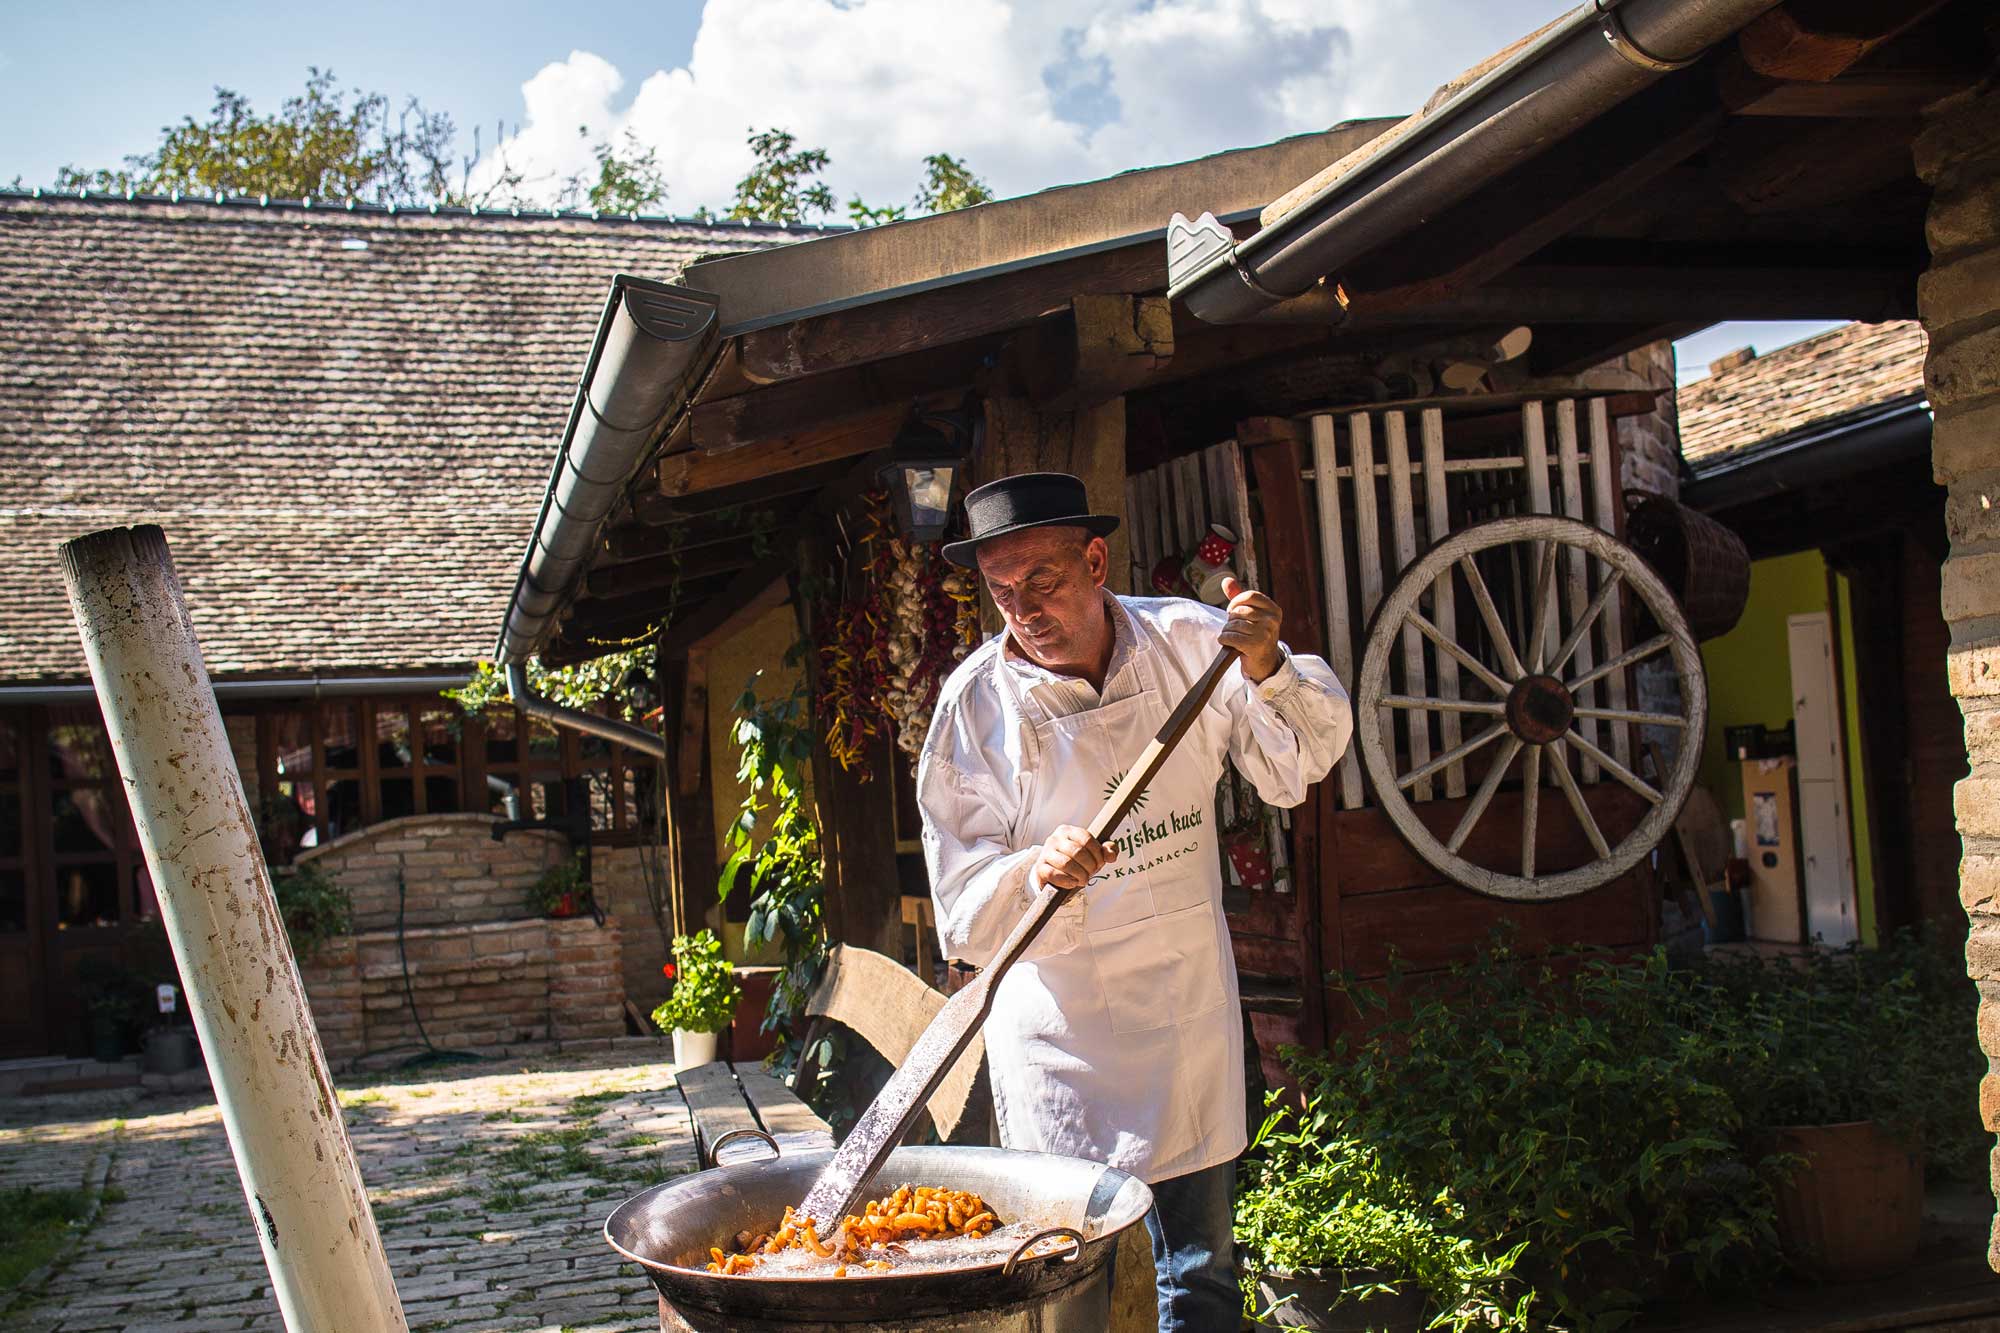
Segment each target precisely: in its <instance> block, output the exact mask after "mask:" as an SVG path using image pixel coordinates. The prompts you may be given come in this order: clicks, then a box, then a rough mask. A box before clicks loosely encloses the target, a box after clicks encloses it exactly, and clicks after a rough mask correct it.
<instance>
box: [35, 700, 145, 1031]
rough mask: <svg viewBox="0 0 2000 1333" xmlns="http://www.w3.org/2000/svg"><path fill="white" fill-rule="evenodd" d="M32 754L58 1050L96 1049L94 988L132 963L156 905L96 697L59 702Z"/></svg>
mask: <svg viewBox="0 0 2000 1333" xmlns="http://www.w3.org/2000/svg"><path fill="white" fill-rule="evenodd" d="M39 722H40V725H39V726H37V727H34V728H31V730H30V734H29V737H28V746H27V756H28V759H29V766H30V768H31V769H32V773H33V779H34V780H33V781H32V783H31V784H30V798H31V800H32V801H33V802H34V803H35V805H36V806H38V807H39V808H38V809H36V810H34V811H33V813H34V814H35V816H36V817H35V819H34V820H33V822H32V824H31V825H30V826H31V827H34V828H35V829H36V836H37V841H38V842H39V843H40V846H39V847H38V848H37V849H36V850H37V854H38V858H39V860H40V862H41V866H42V869H41V872H40V873H39V875H38V876H37V877H36V878H37V879H38V880H39V881H40V882H39V884H33V883H31V892H32V893H34V894H35V895H36V896H39V897H40V898H41V899H42V901H43V903H44V904H45V910H44V912H43V919H42V922H41V925H42V941H43V973H44V975H43V993H44V995H45V997H46V1004H47V1013H48V1042H49V1049H50V1050H51V1051H52V1052H55V1053H60V1054H64V1055H76V1056H82V1055H87V1054H89V1053H90V1027H89V1016H88V997H89V993H90V991H91V990H92V989H93V987H94V986H104V985H107V984H110V983H111V982H112V981H114V980H116V979H117V976H118V973H119V972H120V971H121V970H124V969H126V968H127V952H128V951H127V944H128V941H129V939H130V937H131V935H132V933H133V931H134V929H135V928H136V927H137V926H138V925H139V924H140V923H142V922H144V921H147V920H150V919H151V918H152V917H153V916H154V915H155V908H154V901H153V891H152V882H151V880H150V878H149V877H148V875H147V872H146V867H145V861H144V858H143V857H142V856H141V854H140V852H139V846H138V836H137V834H136V833H135V832H134V830H133V828H132V815H131V809H130V807H128V806H127V805H126V803H125V791H124V786H123V784H122V783H121V782H120V781H119V778H118V767H117V764H116V763H115V762H114V761H113V759H112V757H111V742H110V738H109V737H108V736H107V735H106V734H105V731H104V724H103V723H102V721H100V720H99V718H98V714H97V710H96V709H95V708H94V707H84V708H51V709H49V710H47V712H46V713H44V714H42V715H41V716H40V718H39Z"/></svg>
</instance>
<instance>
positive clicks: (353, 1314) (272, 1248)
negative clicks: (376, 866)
mask: <svg viewBox="0 0 2000 1333" xmlns="http://www.w3.org/2000/svg"><path fill="white" fill-rule="evenodd" d="M62 560H63V574H64V577H65V579H66V581H67V584H68V588H69V600H70V607H71V609H72V610H73V611H74V612H75V614H76V622H77V629H78V631H79V632H80V634H81V636H82V639H83V652H84V658H85V660H86V661H87V662H88V663H89V665H90V676H91V680H92V683H93V684H95V686H96V687H97V697H98V701H99V703H100V705H101V706H102V709H103V714H104V725H105V730H106V731H107V732H108V733H109V734H110V738H111V748H112V752H113V754H114V755H116V757H117V761H118V772H119V776H120V777H121V778H122V779H123V780H124V792H125V797H126V799H127V800H128V801H129V802H130V803H131V807H132V822H133V827H134V828H135V829H136V831H137V833H138V838H139V845H140V847H141V848H142V849H143V850H144V852H145V854H146V869H147V870H148V871H149V872H150V873H151V874H152V877H153V885H154V889H155V892H156V893H157V894H158V897H159V904H160V918H161V921H162V923H163V924H164V925H165V927H166V932H167V938H168V941H169V942H170V943H171V945H172V947H173V953H174V961H175V962H176V963H177V964H179V967H180V974H181V977H182V978H183V980H184V981H185V983H186V985H187V998H188V1010H189V1014H190V1016H191V1017H192V1018H193V1020H194V1026H195V1030H196V1032H198V1033H199V1034H200V1037H201V1049H202V1056H203V1058H204V1060H206V1062H207V1065H208V1073H209V1078H210V1081H211V1082H212V1083H213V1085H214V1087H215V1095H216V1101H217V1103H218V1105H219V1106H220V1107H221V1111H222V1124H223V1129H224V1130H225V1132H226V1133H227V1136H228V1140H229V1149H230V1152H231V1153H232V1154H233V1156H234V1157H235V1160H236V1172H237V1175H238V1176H239V1177H240V1178H241V1179H242V1183H243V1194H244V1202H245V1204H246V1205H247V1207H248V1212H249V1215H250V1219H251V1222H252V1224H253V1228H254V1230H255V1232H256V1236H257V1241H258V1244H259V1245H260V1246H261V1247H262V1249H263V1253H264V1266H265V1268H266V1269H267V1270H269V1272H270V1275H271V1292H272V1296H273V1298H274V1299H275V1301H276V1304H277V1306H278V1311H279V1313H280V1315H281V1316H282V1318H283V1320H284V1324H285V1327H286V1328H287V1329H288V1330H290V1333H334V1330H336V1329H339V1330H352V1331H353V1333H404V1331H405V1330H407V1328H408V1327H409V1326H408V1324H407V1323H406V1322H405V1320H404V1318H403V1308H402V1303H401V1301H400V1300H399V1299H398V1297H397V1295H396V1285H395V1282H394V1280H393V1279H392V1278H391V1277H390V1274H389V1262H388V1257H387V1255H386V1254H385V1253H384V1251H383V1248H382V1238H381V1235H380V1233H379V1232H378V1231H377V1230H376V1226H375V1215H374V1212H373V1210H372V1209H371V1208H370V1207H369V1203H368V1191H367V1189H366V1187H365V1186H364V1185H363V1184H362V1180H361V1168H360V1166H359V1164H358V1162H357V1161H356V1158H355V1155H354V1148H353V1145H352V1143H351V1142H350V1141H349V1140H348V1137H347V1126H346V1124H345V1122H344V1121H343V1120H342V1119H341V1114H340V1107H339V1106H338V1105H337V1104H336V1103H335V1101H334V1097H333V1080H332V1078H331V1077H330V1076H329V1074H328V1072H327V1065H326V1056H325V1054H324V1052H323V1051H322V1049H321V1046H320V1039H319V1031H318V1029H317V1028H316V1027H315V1026H314V1025H313V1017H312V1009H311V1007H310V1005H308V1003H307V1001H306V993H305V987H304V985H303V984H302V983H301V982H300V980H299V969H298V963H297V960H296V959H294V958H293V956H292V949H291V946H290V944H289V943H288V942H287V940H286V935H285V923H284V921H283V919H282V918H281V917H280V915H279V912H278V902H277V898H276V897H275V895H274V894H273V892H272V889H271V876H270V872H269V869H268V868H267V867H266V866H265V864H264V854H263V849H262V848H261V847H260V846H259V845H258V842H257V830H256V827H255V821H253V820H252V819H251V816H250V807H249V804H248V803H247V802H246V801H245V799H244V794H243V782H242V778H241V775H240V774H239V773H238V771H237V765H236V757H235V755H234V753H233V752H232V751H231V749H230V745H229V734H228V732H227V731H226V730H225V729H224V728H223V725H222V713H221V711H220V710H219V709H218V708H217V706H216V702H215V692H214V690H213V688H212V687H211V686H210V684H209V679H208V669H207V666H206V664H205V663H204V662H203V660H202V655H201V645H200V644H199V643H198V642H197V641H196V639H195V635H194V625H193V623H192V622H191V621H190V620H189V619H188V611H187V605H186V603H185V602H184V601H183V600H182V598H181V588H180V580H179V578H178V577H177V576H176V575H175V573H174V566H173V561H172V560H171V559H170V558H169V556H168V554H167V541H166V536H165V534H163V533H162V532H161V531H160V530H159V529H158V528H156V527H140V528H111V529H107V530H105V531H102V532H95V533H92V534H90V535H88V536H84V537H79V538H77V539H75V540H74V541H71V542H69V543H67V544H65V545H64V546H63V548H62ZM368 740H369V743H370V744H372V743H373V737H369V738H368ZM162 1184H163V1186H164V1188H163V1189H162V1190H161V1191H160V1193H161V1195H162V1197H161V1199H160V1200H159V1206H171V1205H172V1202H173V1190H174V1186H173V1183H172V1182H162ZM134 1257H135V1258H137V1259H138V1261H139V1262H140V1263H141V1264H148V1263H149V1262H152V1261H150V1260H149V1259H147V1258H146V1257H144V1256H134Z"/></svg>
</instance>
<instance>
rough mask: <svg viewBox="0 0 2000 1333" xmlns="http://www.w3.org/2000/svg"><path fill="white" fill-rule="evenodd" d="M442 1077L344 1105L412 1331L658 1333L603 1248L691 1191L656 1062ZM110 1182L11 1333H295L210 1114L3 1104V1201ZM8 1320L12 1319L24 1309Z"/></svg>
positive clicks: (622, 1058) (456, 1071)
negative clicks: (635, 1218) (631, 1212)
mask: <svg viewBox="0 0 2000 1333" xmlns="http://www.w3.org/2000/svg"><path fill="white" fill-rule="evenodd" d="M617 1045H618V1046H619V1047H623V1048H624V1049H616V1050H612V1051H607V1052H600V1053H598V1054H596V1055H594V1056H588V1057H578V1056H574V1055H567V1056H547V1057H542V1058H538V1059H534V1058H531V1059H521V1058H515V1059H512V1060H510V1061H507V1062H505V1063H502V1062H498V1061H495V1062H490V1063H485V1064H477V1065H463V1066H456V1067H452V1066H447V1067H443V1068H441V1069H431V1070H425V1071H415V1072H411V1073H408V1074H406V1075H403V1076H400V1077H397V1078H394V1079H393V1080H391V1081H380V1077H379V1076H378V1077H377V1079H374V1080H371V1079H369V1078H367V1077H365V1076H364V1077H362V1078H360V1079H358V1080H350V1081H348V1082H349V1083H350V1084H351V1085H350V1086H343V1088H342V1090H341V1102H342V1105H343V1106H344V1107H345V1108H346V1115H347V1123H348V1132H349V1133H350V1134H351V1135H352V1136H353V1139H354V1145H355V1151H356V1153H357V1154H358V1156H359V1157H360V1161H361V1172H362V1177H363V1179H364V1180H365V1181H366V1182H367V1184H368V1193H369V1198H370V1200H371V1201H372V1203H373V1204H374V1208H375V1217H376V1221H377V1223H378V1225H379V1226H380V1227H381V1231H382V1238H383V1244H384V1246H385V1248H386V1249H387V1252H388V1255H389V1263H390V1267H391V1270H392V1271H393V1272H394V1274H395V1277H396V1284H397V1287H398V1289H399V1290H400V1291H401V1293H402V1298H403V1309H404V1312H405V1314H406V1316H407V1317H408V1320H409V1325H410V1328H411V1329H412V1330H419V1331H422V1333H487V1331H488V1330H492V1331H493V1333H501V1331H503V1330H504V1331H505V1333H527V1331H528V1330H540V1331H543V1333H627V1331H631V1330H639V1329H655V1330H656V1329H658V1327H659V1320H658V1316H657V1314H656V1313H655V1311H654V1308H653V1298H652V1296H651V1294H650V1293H651V1287H650V1286H649V1284H648V1283H647V1282H646V1279H645V1277H644V1276H643V1275H642V1274H641V1273H640V1271H639V1270H638V1269H637V1268H636V1267H634V1266H632V1265H630V1264H628V1263H625V1262H623V1261H622V1260H620V1259H619V1258H618V1256H617V1255H616V1254H615V1253H613V1252H612V1250H611V1249H610V1248H609V1247H608V1246H607V1245H606V1244H605V1243H604V1238H603V1236H602V1234H601V1228H602V1226H603V1224H604V1219H605V1217H606V1216H608V1215H609V1214H610V1212H611V1209H612V1208H613V1207H615V1206H616V1204H617V1203H618V1201H619V1200H620V1199H623V1198H625V1197H626V1196H628V1195H630V1194H634V1193H636V1192H638V1191H639V1190H640V1189H643V1188H645V1187H646V1186H647V1185H650V1184H655V1183H657V1182H658V1181H660V1180H663V1179H665V1178H667V1177H668V1176H672V1175H678V1174H680V1173H682V1172H685V1171H691V1170H693V1169H694V1147H693V1139H692V1136H691V1133H690V1130H689V1125H688V1119H687V1112H686V1109H685V1108H684V1107H683V1106H682V1104H681V1100H680V1096H679V1094H678V1093H676V1092H674V1091H673V1090H672V1089H673V1071H672V1069H671V1067H670V1066H668V1065H666V1064H663V1063H655V1062H651V1061H650V1060H649V1061H647V1062H644V1063H641V1062H639V1061H640V1060H641V1059H642V1058H644V1057H646V1056H649V1055H651V1054H652V1053H653V1052H654V1051H656V1050H657V1049H658V1048H657V1046H656V1045H654V1044H652V1043H646V1044H644V1045H643V1046H642V1047H641V1048H640V1049H638V1050H634V1049H632V1047H635V1046H640V1043H636V1042H635V1043H630V1044H629V1045H628V1044H627V1043H623V1042H621V1043H617ZM99 1175H101V1176H102V1177H103V1179H104V1182H105V1185H106V1187H107V1188H106V1194H105V1203H104V1205H103V1207H102V1209H101V1211H100V1212H99V1214H98V1216H97V1219H96V1221H95V1223H94V1224H93V1225H92V1226H91V1227H90V1230H89V1231H88V1233H87V1234H86V1235H85V1236H84V1237H83V1238H82V1239H81V1240H80V1241H79V1242H78V1243H77V1244H76V1245H75V1246H74V1247H73V1249H72V1250H71V1251H70V1253H69V1255H68V1256H67V1257H66V1258H65V1259H64V1260H59V1261H58V1263H57V1265H55V1267H54V1271H53V1272H52V1273H51V1274H49V1275H47V1276H46V1277H45V1278H44V1280H43V1281H42V1282H41V1283H40V1284H39V1287H38V1289H37V1290H36V1291H34V1292H31V1293H6V1292H0V1325H5V1326H6V1327H8V1328H21V1329H24V1330H30V1331H31V1333H92V1331H93V1330H109V1329H122V1330H132V1331H133V1333H141V1331H145V1333H210V1331H211V1330H214V1331H220V1330H251V1329H255V1330H270V1331H271V1333H282V1330H283V1323H282V1321H281V1320H280V1319H279V1317H278V1310H277V1305H276V1303H275V1302H274V1301H273V1300H272V1298H271V1294H270V1284H269V1280H268V1277H267V1275H266V1273H265V1269H264V1263H263V1258H262V1255H261V1253H260V1252H259V1250H258V1247H257V1239H256V1235H255V1233H254V1231H253V1230H252V1228H251V1223H250V1219H249V1216H248V1214H247V1212H246V1211H245V1208H244V1202H243V1193H242V1187H241V1185H240V1183H239V1182H238V1179H237V1176H236V1171H235V1166H234V1164H233V1162H232V1161H231V1159H230V1155H229V1145H228V1141H227V1139H226V1138H225V1136H224V1134H223V1129H222V1120H221V1116H220V1113H219V1112H218V1110H217V1109H216V1107H215V1104H214V1102H213V1101H212V1100H207V1099H203V1100H201V1101H199V1102H192V1101H190V1100H189V1099H187V1098H181V1099H177V1100H173V1101H168V1100H166V1099H159V1098H155V1099H147V1100H144V1101H132V1102H130V1103H129V1104H127V1105H125V1106H123V1107H120V1106H117V1105H115V1104H114V1103H113V1101H112V1099H108V1098H104V1097H98V1098H96V1099H94V1100H90V1099H84V1100H83V1101H82V1102H81V1104H79V1102H78V1101H77V1100H76V1099H70V1100H68V1102H67V1104H66V1105H63V1106H60V1107H58V1106H56V1105H55V1104H53V1103H44V1104H43V1105H41V1106H39V1107H38V1106H37V1105H36V1104H35V1103H33V1102H27V1101H21V1102H13V1103H7V1104H0V1189H5V1188H9V1187H14V1186H19V1185H26V1184H34V1185H40V1186H51V1187H53V1186H58V1185H78V1184H81V1183H83V1182H84V1181H86V1180H87V1179H93V1178H94V1177H95V1176H99ZM9 1300H14V1301H16V1302H17V1303H16V1304H15V1305H14V1306H12V1307H11V1308H10V1307H9V1305H8V1302H9Z"/></svg>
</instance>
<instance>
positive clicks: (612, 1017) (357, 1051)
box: [297, 814, 661, 1068]
mask: <svg viewBox="0 0 2000 1333" xmlns="http://www.w3.org/2000/svg"><path fill="white" fill-rule="evenodd" d="M493 823H494V821H493V819H492V817H491V816H490V815H481V814H453V815H412V816H409V817H407V818H403V819H392V820H388V821H385V822H384V823H380V824H375V825H371V826H370V827H368V828H365V829H362V830H361V831H360V832H358V833H353V834H349V835H348V836H347V837H344V838H340V839H337V840H335V841H334V842H331V843H328V844H327V845H326V846H324V847H315V848H308V849H307V850H306V851H304V852H302V853H300V854H299V856H298V858H297V859H298V862H299V863H300V864H311V865H317V866H318V867H319V868H320V869H321V870H323V871H325V872H326V873H327V874H328V875H329V876H331V877H332V878H333V879H334V880H335V881H336V882H338V883H339V884H341V885H343V886H344V887H345V888H346V889H347V890H348V892H349V893H350V894H351V895H352V896H353V900H354V927H355V934H353V935H351V936H346V937H343V938H341V939H338V940H335V941H332V942H331V943H329V945H328V946H327V947H326V948H325V949H324V950H322V951H321V953H320V955H319V956H318V957H316V958H314V959H313V960H311V961H310V962H307V963H305V964H304V965H303V967H302V969H301V970H302V971H303V973H304V977H305V984H306V994H307V997H308V998H309V999H310V1000H311V1001H312V1008H313V1017H314V1020H315V1022H316V1023H317V1024H318V1026H319V1032H320V1042H321V1044H322V1045H323V1046H324V1047H325V1048H326V1055H327V1059H328V1060H329V1061H330V1062H331V1063H332V1064H333V1065H334V1066H335V1068H345V1067H347V1066H350V1065H352V1064H353V1063H354V1062H355V1061H356V1060H358V1059H359V1058H360V1057H362V1056H363V1055H366V1054H369V1053H372V1052H380V1051H387V1050H393V1049H397V1048H408V1047H414V1046H417V1045H420V1044H421V1042H422V1040H423V1038H424V1037H428V1038H429V1039H430V1041H431V1042H432V1043H433V1044H434V1045H437V1046H439V1047H442V1048H445V1049H459V1050H465V1049H479V1050H489V1051H490V1050H497V1049H504V1048H508V1047H512V1046H518V1045H522V1044H525V1043H532V1042H548V1041H553V1042H574V1041H579V1040H585V1039H598V1038H605V1037H616V1036H622V1035H623V1034H624V1032H625V1010H624V1002H625V992H626V986H625V976H626V971H627V968H626V960H625V957H624V950H623V939H624V935H625V932H624V931H623V930H622V929H621V928H620V924H621V923H620V915H619V914H620V912H621V910H622V909H623V906H624V904H625V902H626V900H627V899H628V898H629V897H630V895H629V893H626V892H623V891H614V892H610V893H608V894H607V895H606V900H605V902H604V904H603V905H604V906H605V908H606V909H607V913H608V916H607V919H606V921H605V923H604V925H602V926H599V925H598V924H597V922H596V921H595V920H593V919H592V918H590V917H588V916H582V917H575V918H571V919H568V920H562V921H551V920H544V919H542V918H540V917H530V916H528V915H527V910H528V909H527V902H526V896H527V890H528V887H529V886H530V885H531V884H533V883H534V882H535V880H536V879H537V878H538V877H539V876H540V875H541V874H542V872H543V871H544V870H546V869H547V868H548V867H550V866H552V865H556V864H559V863H560V862H561V861H562V859H563V858H564V857H565V856H567V855H568V854H569V840H568V839H567V838H565V837H564V836H563V835H562V834H560V833H556V832H553V831H550V830H547V829H522V830H516V831H514V832H511V833H509V834H507V836H506V837H505V838H503V839H501V840H499V841H497V842H496V841H495V840H494V838H493V834H492V829H493ZM623 855H624V856H628V857H630V856H634V855H636V854H635V853H632V852H629V851H628V852H625V853H623ZM619 856H620V854H618V853H613V852H610V851H609V850H608V849H607V850H600V851H599V852H598V853H597V854H596V864H597V866H598V867H600V868H601V869H603V870H614V869H615V867H616V865H617V862H618V860H619ZM600 877H602V876H601V875H600ZM613 878H614V879H617V878H619V876H618V875H617V874H615V873H614V875H613ZM399 882H400V884H401V886H402V889H403V894H404V901H403V916H402V920H403V928H402V930H401V932H400V934H399V933H398V930H397V925H396V922H397V889H398V884H399ZM632 919H633V921H634V923H635V926H637V925H638V924H639V923H645V925H644V928H635V929H634V930H633V932H632V934H633V935H634V936H635V937H636V938H637V939H638V940H639V941H641V942H644V941H646V940H648V939H649V938H650V939H651V940H652V951H651V952H652V954H653V955H659V954H660V953H661V950H660V947H659V944H658V932H656V931H654V930H652V929H651V928H650V919H649V916H648V914H647V912H646V909H645V898H644V891H643V888H642V889H641V890H640V894H639V901H638V904H637V914H636V915H635V916H634V917H633V918H632ZM406 962H407V964H408V968H409V984H408V989H407V991H406V989H405V984H404V977H403V970H404V966H405V963H406ZM651 969H652V971H653V973H654V974H655V976H657V974H658V972H659V962H658V961H652V962H651ZM412 997H414V1000H415V1005H416V1015H415V1016H414V1017H413V1016H412V1014H411V999H412ZM655 1003H657V1001H655ZM419 1018H420V1019H421V1020H422V1032H421V1034H420V1033H419V1030H418V1019H419Z"/></svg>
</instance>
